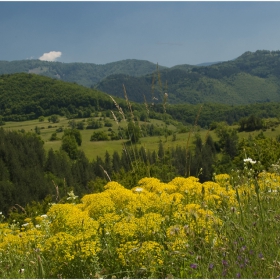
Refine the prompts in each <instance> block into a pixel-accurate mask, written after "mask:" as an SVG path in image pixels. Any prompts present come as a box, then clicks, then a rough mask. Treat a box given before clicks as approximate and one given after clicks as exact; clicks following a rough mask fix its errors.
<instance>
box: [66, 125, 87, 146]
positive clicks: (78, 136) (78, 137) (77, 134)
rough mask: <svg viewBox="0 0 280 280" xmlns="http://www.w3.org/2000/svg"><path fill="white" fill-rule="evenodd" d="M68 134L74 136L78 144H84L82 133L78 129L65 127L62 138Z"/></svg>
mask: <svg viewBox="0 0 280 280" xmlns="http://www.w3.org/2000/svg"><path fill="white" fill-rule="evenodd" d="M66 136H73V137H74V139H75V141H76V143H77V145H78V146H81V145H82V135H81V132H80V131H79V130H78V129H65V130H64V135H63V137H62V139H63V138H64V137H66Z"/></svg>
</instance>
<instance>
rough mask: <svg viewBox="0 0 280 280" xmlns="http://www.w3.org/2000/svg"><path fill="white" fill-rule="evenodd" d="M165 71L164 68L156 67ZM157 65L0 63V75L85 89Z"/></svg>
mask: <svg viewBox="0 0 280 280" xmlns="http://www.w3.org/2000/svg"><path fill="white" fill-rule="evenodd" d="M158 68H159V69H165V68H166V67H164V66H158ZM156 69H157V65H156V64H154V63H152V62H149V61H146V60H137V59H126V60H121V61H117V62H111V63H107V64H94V63H79V62H75V63H62V62H49V61H41V60H18V61H0V74H14V73H32V74H38V75H42V76H47V77H50V78H55V79H58V80H62V81H65V82H74V83H77V84H80V85H83V86H85V87H92V86H94V85H95V84H97V83H98V82H100V81H101V80H103V79H105V78H106V77H107V76H110V75H113V74H126V75H131V76H135V77H139V76H143V75H146V74H149V73H153V72H154V71H155V70H156Z"/></svg>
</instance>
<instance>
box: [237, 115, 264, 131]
mask: <svg viewBox="0 0 280 280" xmlns="http://www.w3.org/2000/svg"><path fill="white" fill-rule="evenodd" d="M239 125H240V128H239V131H254V130H259V129H262V128H264V121H263V120H262V119H261V118H258V117H256V116H255V115H251V116H249V117H248V118H241V119H240V120H239Z"/></svg>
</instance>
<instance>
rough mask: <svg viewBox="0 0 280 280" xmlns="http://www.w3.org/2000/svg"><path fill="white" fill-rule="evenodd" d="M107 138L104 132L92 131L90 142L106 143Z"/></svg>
mask: <svg viewBox="0 0 280 280" xmlns="http://www.w3.org/2000/svg"><path fill="white" fill-rule="evenodd" d="M108 140H109V137H108V134H107V133H106V132H105V131H94V132H93V133H92V135H91V137H90V141H108Z"/></svg>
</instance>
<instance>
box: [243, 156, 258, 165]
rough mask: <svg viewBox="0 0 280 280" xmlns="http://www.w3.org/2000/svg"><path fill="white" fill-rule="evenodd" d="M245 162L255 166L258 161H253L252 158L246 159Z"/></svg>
mask: <svg viewBox="0 0 280 280" xmlns="http://www.w3.org/2000/svg"><path fill="white" fill-rule="evenodd" d="M244 162H245V163H246V162H250V163H251V164H255V163H256V162H257V161H256V160H252V159H251V158H249V157H248V158H245V159H244Z"/></svg>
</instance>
